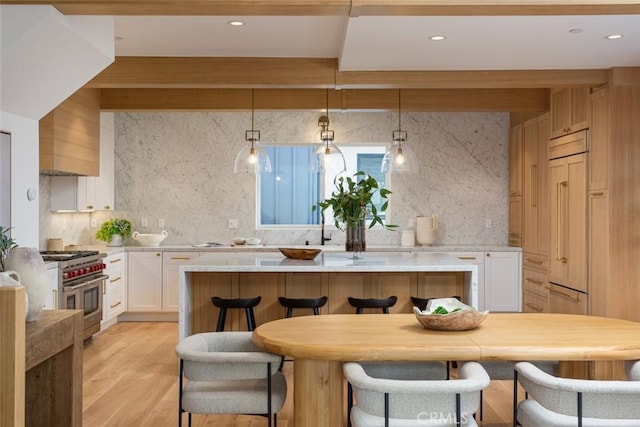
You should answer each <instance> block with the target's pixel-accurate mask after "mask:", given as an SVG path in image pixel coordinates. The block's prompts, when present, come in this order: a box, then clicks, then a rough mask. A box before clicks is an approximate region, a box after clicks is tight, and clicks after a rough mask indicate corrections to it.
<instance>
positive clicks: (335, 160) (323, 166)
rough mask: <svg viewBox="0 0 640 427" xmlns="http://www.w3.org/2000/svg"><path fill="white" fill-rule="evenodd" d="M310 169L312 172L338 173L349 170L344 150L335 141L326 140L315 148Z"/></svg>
mask: <svg viewBox="0 0 640 427" xmlns="http://www.w3.org/2000/svg"><path fill="white" fill-rule="evenodd" d="M331 132H333V131H331ZM310 169H311V171H312V172H324V173H327V174H330V175H338V174H341V173H343V172H345V171H346V170H347V163H346V162H345V160H344V154H342V151H341V150H340V149H339V148H338V147H337V146H336V145H334V144H333V142H331V141H329V140H326V141H324V142H323V143H322V144H320V145H319V146H318V147H317V148H316V149H315V150H314V152H313V156H312V157H311V165H310Z"/></svg>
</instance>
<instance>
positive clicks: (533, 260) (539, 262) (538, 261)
mask: <svg viewBox="0 0 640 427" xmlns="http://www.w3.org/2000/svg"><path fill="white" fill-rule="evenodd" d="M524 260H525V261H527V262H528V263H530V264H536V265H542V264H543V261H540V260H538V259H533V258H525V259H524Z"/></svg>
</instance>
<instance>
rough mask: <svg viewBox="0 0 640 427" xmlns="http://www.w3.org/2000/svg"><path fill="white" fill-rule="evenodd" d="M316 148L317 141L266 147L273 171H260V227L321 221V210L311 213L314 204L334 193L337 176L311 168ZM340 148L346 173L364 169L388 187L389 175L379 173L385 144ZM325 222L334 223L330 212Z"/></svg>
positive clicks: (258, 210) (289, 225) (303, 224)
mask: <svg viewBox="0 0 640 427" xmlns="http://www.w3.org/2000/svg"><path fill="white" fill-rule="evenodd" d="M315 148H316V145H315V144H300V145H272V146H264V149H265V151H266V152H267V153H268V154H269V157H270V159H271V165H272V172H271V173H269V174H264V173H263V174H260V175H259V179H258V203H259V206H258V209H257V212H258V213H259V214H258V215H259V218H258V226H259V227H260V226H264V227H272V226H273V227H278V226H279V227H285V226H286V227H302V228H308V227H307V226H309V225H319V224H320V221H321V216H320V212H319V211H316V212H312V211H311V207H312V206H313V205H315V204H316V203H318V202H319V201H320V200H323V199H324V198H325V197H327V196H329V195H331V192H332V191H333V188H334V184H333V180H334V178H335V177H333V176H324V177H322V176H321V174H320V173H318V172H311V171H310V170H309V160H310V159H311V155H312V154H313V151H314V149H315ZM340 149H341V150H342V152H343V153H344V156H345V160H346V164H347V172H346V174H347V175H349V176H351V175H353V174H354V173H356V172H357V171H359V170H362V171H364V172H365V173H368V174H369V175H371V176H373V177H374V178H375V179H376V180H377V181H378V183H379V184H380V186H382V187H386V175H385V174H384V173H381V172H380V166H381V164H382V157H383V156H384V153H385V150H386V147H385V146H384V145H377V146H376V145H351V146H343V145H340ZM381 205H382V203H381V201H380V200H378V201H376V206H378V207H380V206H381ZM381 217H382V218H383V219H384V216H383V215H381ZM325 221H326V223H327V224H331V223H333V217H332V216H331V213H330V212H327V215H326V218H325Z"/></svg>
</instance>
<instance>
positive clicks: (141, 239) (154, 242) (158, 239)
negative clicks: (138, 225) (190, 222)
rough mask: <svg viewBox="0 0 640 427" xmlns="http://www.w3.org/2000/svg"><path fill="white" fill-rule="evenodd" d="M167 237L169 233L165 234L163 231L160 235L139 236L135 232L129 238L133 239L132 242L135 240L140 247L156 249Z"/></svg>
mask: <svg viewBox="0 0 640 427" xmlns="http://www.w3.org/2000/svg"><path fill="white" fill-rule="evenodd" d="M168 235H169V233H167V231H166V230H163V231H162V233H160V234H140V233H138V232H137V231H134V232H133V235H132V236H131V237H133V240H137V241H138V243H140V246H151V247H156V246H160V243H162V241H163V240H164V239H166V238H167V236H168Z"/></svg>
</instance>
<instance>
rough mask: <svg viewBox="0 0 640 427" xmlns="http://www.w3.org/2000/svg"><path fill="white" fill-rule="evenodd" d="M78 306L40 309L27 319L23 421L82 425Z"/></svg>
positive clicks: (81, 319) (80, 313)
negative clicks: (39, 312) (33, 317)
mask: <svg viewBox="0 0 640 427" xmlns="http://www.w3.org/2000/svg"><path fill="white" fill-rule="evenodd" d="M83 333H84V325H83V313H82V310H44V311H43V312H42V315H41V316H40V318H39V319H38V320H36V321H35V322H30V323H27V327H26V338H25V353H26V362H25V369H26V387H25V390H26V393H25V395H26V399H25V400H26V411H25V415H26V417H25V418H26V425H27V426H29V425H45V424H46V425H56V426H81V425H82V348H83V345H84V344H83Z"/></svg>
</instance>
